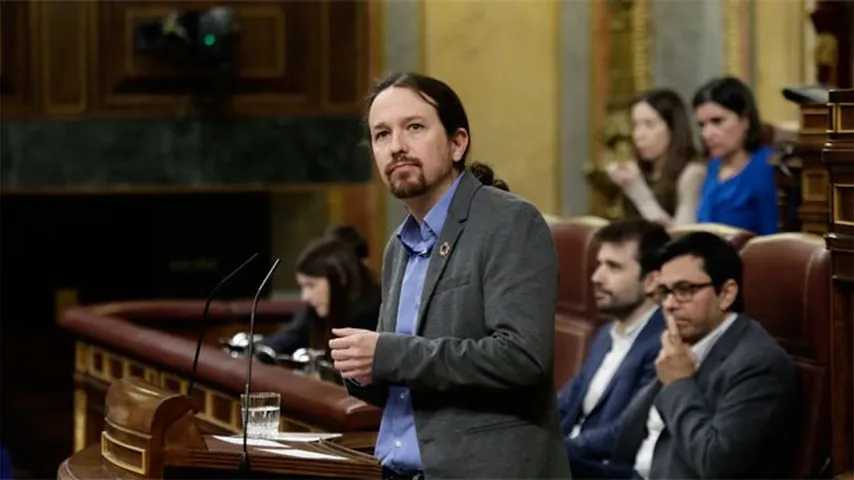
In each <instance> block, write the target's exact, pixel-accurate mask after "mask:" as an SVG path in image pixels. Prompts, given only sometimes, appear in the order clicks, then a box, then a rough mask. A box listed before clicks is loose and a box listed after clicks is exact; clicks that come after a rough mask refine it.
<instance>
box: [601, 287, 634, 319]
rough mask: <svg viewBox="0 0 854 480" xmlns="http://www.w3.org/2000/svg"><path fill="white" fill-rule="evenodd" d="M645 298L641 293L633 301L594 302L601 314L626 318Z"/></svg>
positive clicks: (611, 295) (610, 295)
mask: <svg viewBox="0 0 854 480" xmlns="http://www.w3.org/2000/svg"><path fill="white" fill-rule="evenodd" d="M606 293H608V295H609V297H610V299H611V300H614V299H615V297H614V295H613V294H611V293H610V292H606ZM644 300H645V298H644V296H643V295H640V296H638V297H637V298H636V299H634V301H623V302H613V301H612V302H610V303H608V304H606V305H604V306H600V305H599V303H598V302H597V303H596V309H597V310H598V311H599V313H601V314H602V315H606V316H609V317H614V318H617V319H624V318H627V317H628V316H629V315H631V314H632V312H634V311H635V309H636V308H638V307H639V306H640V305H641V304H643V302H644Z"/></svg>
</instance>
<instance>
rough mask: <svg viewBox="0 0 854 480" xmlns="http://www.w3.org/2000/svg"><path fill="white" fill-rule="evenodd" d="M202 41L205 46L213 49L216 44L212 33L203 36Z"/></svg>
mask: <svg viewBox="0 0 854 480" xmlns="http://www.w3.org/2000/svg"><path fill="white" fill-rule="evenodd" d="M202 41H203V42H205V45H206V46H208V47H213V45H214V44H215V43H216V35H214V34H213V33H208V34H205V38H204V39H203V40H202Z"/></svg>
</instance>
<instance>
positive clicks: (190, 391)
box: [187, 252, 258, 400]
mask: <svg viewBox="0 0 854 480" xmlns="http://www.w3.org/2000/svg"><path fill="white" fill-rule="evenodd" d="M257 256H258V252H255V253H253V254H252V255H251V256H250V257H249V258H247V259H246V260H244V261H243V263H241V264H240V265H239V266H238V267H237V268H235V269H234V270H232V271H231V273H229V274H228V275H226V276H225V277H224V278H223V279H222V280H220V281H219V283H217V284H216V286H215V287H214V288H212V289H211V292H210V293H209V294H208V298H207V300H205V309H204V312H203V313H202V328H201V332H199V341H198V342H196V355H195V356H194V357H193V369H192V371H191V373H190V384H189V386H188V387H187V396H188V397H190V399H191V400H192V398H193V387H195V386H196V369H197V368H198V366H199V353H200V352H201V351H202V340H204V338H205V330H206V327H207V325H208V310H210V307H211V301H212V300H213V299H214V297H215V296H216V294H217V293H218V292H219V290H220V289H221V288H222V287H224V286H225V285H227V284H228V283H230V282H231V279H232V278H234V276H235V275H237V272H239V271H241V270H243V268H244V267H246V265H249V264H250V263H252V260H255V258H256V257H257Z"/></svg>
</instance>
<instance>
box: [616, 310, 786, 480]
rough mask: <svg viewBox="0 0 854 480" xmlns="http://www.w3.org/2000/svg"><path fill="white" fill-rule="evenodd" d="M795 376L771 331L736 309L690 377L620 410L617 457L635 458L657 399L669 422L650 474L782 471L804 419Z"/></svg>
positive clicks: (769, 474) (771, 474)
mask: <svg viewBox="0 0 854 480" xmlns="http://www.w3.org/2000/svg"><path fill="white" fill-rule="evenodd" d="M796 388H797V377H796V371H795V368H794V365H793V364H792V360H791V358H790V357H789V355H788V354H787V353H786V352H785V351H784V350H783V349H782V348H780V346H779V345H777V342H776V341H775V340H774V339H773V338H771V336H770V335H769V334H768V332H766V331H765V329H764V328H762V326H761V325H759V324H758V323H757V322H755V321H754V320H752V319H750V317H747V316H746V315H739V317H738V318H737V319H736V320H735V322H734V323H733V324H732V325H731V326H730V328H729V329H728V330H727V331H726V332H725V333H724V334H723V336H721V338H720V339H718V341H717V343H716V344H715V345H714V346H713V347H712V349H711V351H709V355H708V356H707V357H706V359H705V360H704V361H703V363H702V364H701V365H700V370H699V371H698V372H697V373H696V374H695V375H694V376H693V377H692V378H687V379H683V380H678V381H676V382H673V383H672V384H670V385H669V386H667V387H663V388H662V385H661V383H660V382H658V380H655V381H653V382H652V383H651V384H650V385H648V386H647V387H646V388H645V389H643V390H641V391H640V392H639V393H638V395H637V397H635V399H634V400H633V401H632V403H631V404H630V405H629V407H628V408H627V410H626V412H625V413H624V416H623V430H622V432H621V434H620V436H619V437H618V440H617V444H616V451H615V457H616V458H617V459H619V461H623V462H628V463H629V465H632V464H634V458H635V455H636V453H637V450H638V448H639V447H640V444H641V442H642V441H643V439H644V438H646V435H647V429H646V421H647V417H648V415H649V409H650V407H651V406H652V405H653V402H654V403H655V407H656V408H657V409H658V412H659V414H661V418H662V419H663V420H664V423H665V425H666V428H665V430H664V431H663V432H662V434H661V436H660V437H659V438H658V443H657V444H656V446H655V453H654V455H653V459H652V468H651V470H650V478H780V477H781V476H783V475H784V474H786V473H788V472H786V471H785V468H786V467H787V466H788V465H789V464H790V463H791V462H789V461H787V460H786V458H787V455H788V454H790V453H791V452H792V450H791V446H792V442H793V441H794V438H793V437H794V436H795V433H796V430H797V427H798V425H799V422H798V420H797V417H796V416H795V412H796V410H795V405H796V404H795V402H796V401H797V398H798V396H797V394H796V393H797V390H796Z"/></svg>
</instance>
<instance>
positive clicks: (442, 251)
mask: <svg viewBox="0 0 854 480" xmlns="http://www.w3.org/2000/svg"><path fill="white" fill-rule="evenodd" d="M450 252H451V244H450V243H448V242H442V245H440V246H439V255H440V256H442V257H447V256H448V253H450Z"/></svg>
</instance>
